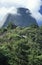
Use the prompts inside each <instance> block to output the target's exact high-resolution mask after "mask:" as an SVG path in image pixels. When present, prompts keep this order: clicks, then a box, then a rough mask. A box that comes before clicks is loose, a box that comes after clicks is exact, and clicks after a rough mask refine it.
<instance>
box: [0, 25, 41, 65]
mask: <svg viewBox="0 0 42 65" xmlns="http://www.w3.org/2000/svg"><path fill="white" fill-rule="evenodd" d="M0 65H42V26H41V27H38V26H36V25H32V26H30V27H17V26H15V27H14V26H13V25H8V26H7V27H5V28H2V29H0Z"/></svg>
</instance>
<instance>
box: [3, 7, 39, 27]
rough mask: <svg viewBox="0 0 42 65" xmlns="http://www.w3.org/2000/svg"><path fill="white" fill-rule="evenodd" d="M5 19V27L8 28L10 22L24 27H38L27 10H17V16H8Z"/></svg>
mask: <svg viewBox="0 0 42 65" xmlns="http://www.w3.org/2000/svg"><path fill="white" fill-rule="evenodd" d="M5 18H6V19H5V21H4V22H5V23H4V24H3V27H5V26H7V25H8V23H9V22H12V23H13V24H15V25H17V26H22V27H26V26H30V25H32V24H36V25H38V24H37V22H36V20H35V18H33V17H32V16H31V14H30V11H29V10H28V9H26V8H17V14H7V15H6V16H5Z"/></svg>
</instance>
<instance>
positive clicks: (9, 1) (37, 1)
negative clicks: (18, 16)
mask: <svg viewBox="0 0 42 65" xmlns="http://www.w3.org/2000/svg"><path fill="white" fill-rule="evenodd" d="M41 5H42V0H0V26H1V25H2V24H3V23H4V22H3V21H1V20H2V19H3V18H4V16H5V15H6V14H7V13H17V9H16V8H17V7H25V8H28V9H29V10H30V12H31V13H32V16H33V17H35V18H36V20H37V21H38V20H40V21H42V14H40V13H39V10H40V6H41Z"/></svg>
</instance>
